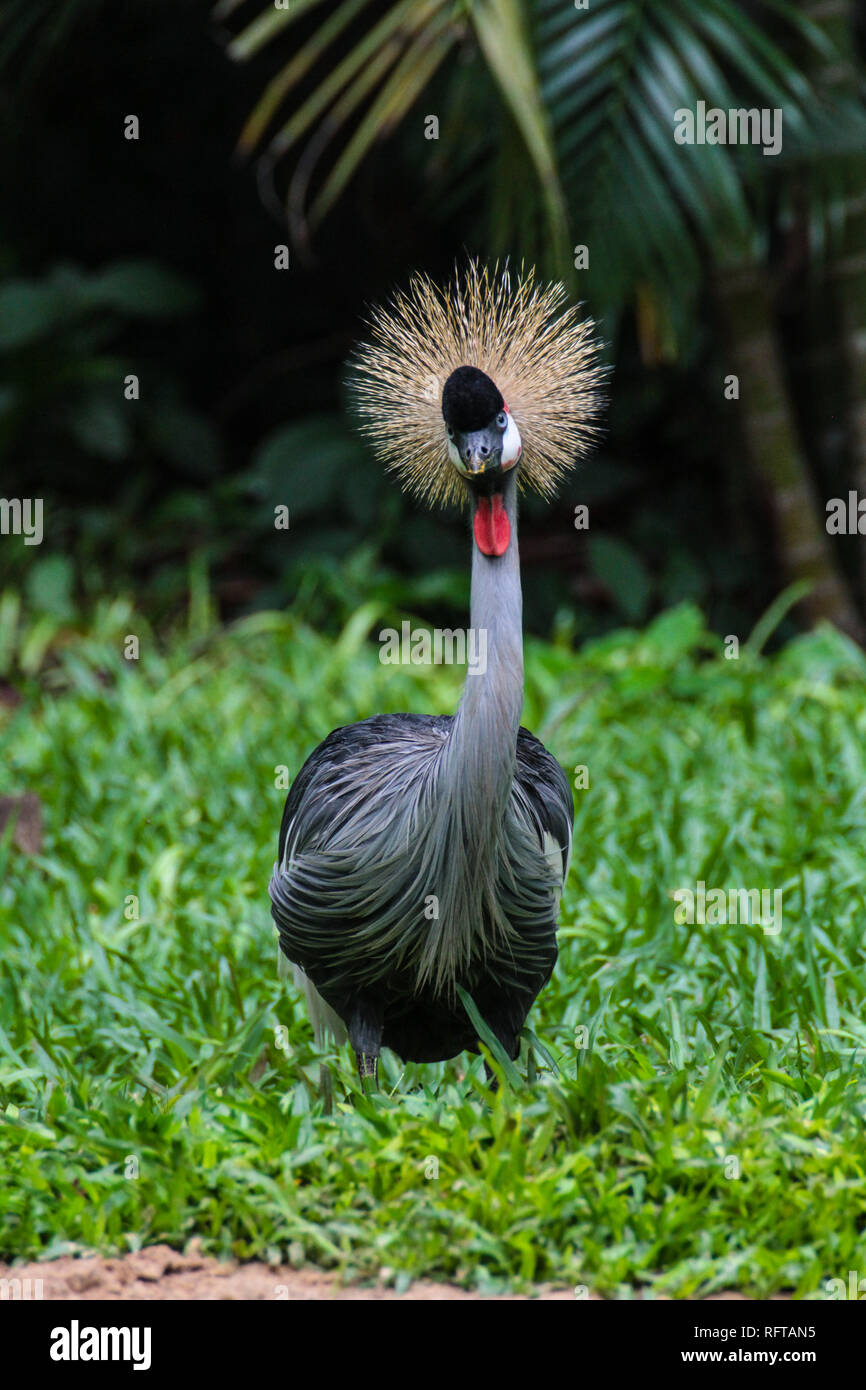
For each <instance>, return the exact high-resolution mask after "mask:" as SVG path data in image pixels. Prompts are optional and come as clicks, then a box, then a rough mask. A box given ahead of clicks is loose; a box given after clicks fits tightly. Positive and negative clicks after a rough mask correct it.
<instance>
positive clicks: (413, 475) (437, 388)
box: [350, 261, 606, 506]
mask: <svg viewBox="0 0 866 1390" xmlns="http://www.w3.org/2000/svg"><path fill="white" fill-rule="evenodd" d="M579 314H580V311H579V309H578V307H577V306H576V305H569V304H568V296H567V293H566V290H565V287H564V286H563V285H560V284H551V285H540V284H538V283H537V282H536V278H535V271H534V270H529V271H526V272H524V271H523V269H522V268H521V270H520V271H519V272H517V273H515V272H512V271H510V270H509V269H508V268H505V269H500V268H499V266H498V265H496V266H494V267H493V268H492V269H491V268H488V267H487V266H483V267H482V266H481V265H479V263H478V262H477V261H469V263H468V264H467V266H466V268H465V270H464V271H463V272H462V273H461V272H460V271H459V270H457V271H455V274H454V277H453V279H452V280H451V281H450V283H449V284H447V285H446V286H445V287H444V288H441V289H440V288H439V287H437V286H436V285H434V283H433V281H432V280H431V279H430V278H429V277H428V276H427V275H423V274H419V275H416V276H414V277H413V279H412V280H411V282H410V284H409V287H408V289H407V290H406V291H402V292H399V293H397V294H396V295H395V296H394V298H393V299H392V301H391V303H390V304H389V305H387V306H385V307H377V308H375V309H374V310H373V311H372V315H371V318H370V320H369V327H370V330H371V336H370V341H369V342H368V343H363V344H361V345H360V346H359V347H358V349H357V350H356V352H355V355H354V357H353V359H352V361H351V363H350V390H351V392H352V396H353V399H354V403H355V408H356V410H357V413H358V416H359V418H360V426H361V430H362V433H363V434H364V435H365V437H366V438H367V439H368V440H369V441H370V443H371V445H372V446H373V448H374V450H375V452H376V454H377V456H378V457H379V459H380V460H381V461H382V463H383V464H384V465H385V466H386V467H387V468H388V469H390V470H392V471H393V472H395V473H396V474H397V476H398V478H399V481H400V483H401V484H402V485H403V487H405V488H406V489H408V490H409V491H411V492H413V493H415V495H416V496H418V497H419V498H421V500H422V501H424V502H426V503H428V505H430V506H438V505H443V504H446V503H449V502H458V503H459V502H462V501H464V500H465V499H466V495H467V493H466V488H465V486H464V485H463V483H462V481H461V479H460V476H459V474H458V473H457V471H456V469H455V468H454V466H453V465H452V463H451V461H450V460H449V457H448V451H447V445H446V436H445V426H444V422H443V419H442V388H443V386H444V385H445V382H446V380H447V379H448V377H449V376H450V374H451V372H453V371H454V369H455V368H456V367H461V366H472V367H479V368H480V369H481V371H483V372H486V374H487V375H488V376H489V377H490V378H491V380H492V381H494V382H495V383H496V385H497V386H498V387H499V390H500V391H501V392H502V395H503V397H504V399H505V403H506V405H507V406H508V409H509V410H510V411H511V414H512V416H513V417H514V420H515V422H516V424H517V428H518V429H519V431H520V436H521V440H522V442H523V456H522V459H521V467H520V474H519V477H520V481H521V484H522V485H523V486H525V487H530V488H533V489H534V490H535V491H536V492H539V493H541V495H542V496H543V497H548V498H549V497H552V496H553V495H554V493H555V492H556V488H557V485H558V484H559V482H560V481H561V479H562V477H563V476H564V475H565V473H567V472H568V470H569V469H570V468H572V467H573V466H574V465H575V463H577V461H578V460H579V459H580V458H581V456H582V455H583V454H585V453H586V451H587V449H588V448H589V447H590V446H591V445H592V444H593V442H594V441H595V439H596V437H597V434H598V427H597V424H596V421H597V419H598V414H599V411H600V408H601V404H602V392H601V387H602V385H603V382H604V379H605V376H606V371H605V368H604V366H603V365H602V364H601V363H600V362H599V360H598V357H599V352H600V344H599V341H598V339H597V338H596V337H595V324H594V323H593V322H592V320H591V319H584V320H581V319H580V316H579Z"/></svg>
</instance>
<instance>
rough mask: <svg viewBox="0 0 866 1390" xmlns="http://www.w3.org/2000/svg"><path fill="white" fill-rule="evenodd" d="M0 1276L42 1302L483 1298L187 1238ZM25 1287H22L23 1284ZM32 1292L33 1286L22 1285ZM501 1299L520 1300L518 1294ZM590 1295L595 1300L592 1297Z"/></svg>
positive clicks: (554, 1292) (551, 1293) (553, 1295)
mask: <svg viewBox="0 0 866 1390" xmlns="http://www.w3.org/2000/svg"><path fill="white" fill-rule="evenodd" d="M0 1279H21V1280H24V1279H30V1280H34V1279H41V1280H42V1297H43V1298H44V1299H46V1300H49V1299H50V1300H56V1301H64V1300H65V1301H70V1300H71V1301H74V1302H76V1303H77V1302H80V1301H82V1300H90V1299H124V1300H127V1299H129V1300H132V1299H207V1300H211V1299H305V1300H308V1301H309V1300H311V1299H316V1300H318V1299H349V1300H358V1299H405V1300H406V1301H412V1300H430V1299H437V1300H438V1299H461V1298H468V1299H475V1300H477V1299H479V1298H482V1297H484V1295H481V1294H477V1293H469V1292H467V1291H466V1290H465V1289H457V1288H454V1287H453V1286H452V1285H451V1284H433V1283H429V1282H427V1281H421V1282H419V1283H417V1284H413V1285H412V1287H411V1288H410V1289H409V1290H408V1292H407V1293H404V1294H398V1293H396V1292H395V1291H394V1289H393V1288H389V1287H388V1286H387V1285H385V1284H380V1285H378V1286H374V1287H372V1288H365V1287H361V1286H360V1285H357V1284H346V1285H342V1286H341V1285H340V1284H339V1282H338V1281H337V1279H336V1278H335V1277H334V1276H333V1275H330V1274H325V1273H323V1272H322V1271H320V1270H315V1269H293V1268H292V1267H291V1266H288V1265H280V1266H278V1267H276V1268H272V1267H271V1266H270V1265H266V1264H261V1263H259V1262H257V1261H252V1262H251V1263H249V1264H236V1263H234V1262H229V1263H224V1262H223V1261H221V1260H215V1259H213V1258H212V1257H211V1256H209V1255H202V1254H200V1253H199V1250H198V1243H197V1241H195V1240H192V1241H190V1243H189V1245H188V1246H187V1249H186V1252H185V1253H184V1254H179V1253H178V1251H177V1250H171V1249H169V1247H168V1246H167V1245H152V1246H150V1247H148V1249H146V1250H141V1251H139V1252H138V1253H137V1254H133V1255H122V1256H119V1257H118V1258H116V1259H110V1258H108V1259H104V1258H103V1257H102V1256H99V1255H84V1256H71V1255H64V1256H62V1257H61V1258H60V1259H58V1260H47V1261H42V1262H41V1263H33V1264H26V1265H15V1266H14V1267H10V1266H9V1265H0ZM24 1287H25V1288H27V1287H28V1286H26V1285H25V1286H24ZM29 1287H30V1288H31V1289H32V1288H33V1285H32V1284H31V1285H30V1286H29ZM537 1296H538V1297H539V1298H545V1299H568V1300H569V1301H571V1302H573V1301H574V1295H573V1293H572V1291H571V1290H570V1289H552V1288H549V1287H544V1288H541V1289H539V1292H538V1295H537ZM500 1297H501V1298H504V1299H511V1300H520V1301H521V1302H526V1301H527V1299H526V1297H525V1296H524V1295H519V1294H503V1295H500ZM592 1297H597V1295H592Z"/></svg>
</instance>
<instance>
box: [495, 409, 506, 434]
mask: <svg viewBox="0 0 866 1390" xmlns="http://www.w3.org/2000/svg"><path fill="white" fill-rule="evenodd" d="M496 423H497V425H498V426H499V428H500V429H501V430H504V429H505V426H506V425H507V424H508V416H507V415H506V413H505V411H504V410H500V412H499V414H498V415H497V417H496Z"/></svg>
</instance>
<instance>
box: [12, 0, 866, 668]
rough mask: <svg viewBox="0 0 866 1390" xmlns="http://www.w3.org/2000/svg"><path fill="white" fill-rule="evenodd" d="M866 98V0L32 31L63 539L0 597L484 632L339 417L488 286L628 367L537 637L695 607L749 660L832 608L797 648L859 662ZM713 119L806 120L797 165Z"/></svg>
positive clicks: (19, 319)
mask: <svg viewBox="0 0 866 1390" xmlns="http://www.w3.org/2000/svg"><path fill="white" fill-rule="evenodd" d="M863 60H864V24H863V6H862V5H860V4H857V3H854V0H838V2H837V3H835V4H833V5H827V4H819V3H817V2H816V0H810V3H796V4H795V3H789V2H788V0H766V2H765V3H764V2H762V3H757V0H756V3H745V2H743V3H740V2H739V0H701V3H700V4H699V5H696V4H694V0H655V3H654V4H652V5H646V4H644V3H642V0H589V4H588V5H587V7H586V8H584V9H578V8H577V7H576V6H575V5H572V4H571V3H566V0H397V3H392V0H342V3H336V4H335V3H318V2H317V0H292V4H291V6H290V8H288V9H284V8H280V7H278V6H277V5H275V4H273V3H266V0H220V3H219V4H217V5H216V6H214V3H213V0H126V3H125V4H124V5H123V6H121V7H118V6H113V5H109V4H108V3H107V0H63V3H61V2H60V0H8V3H7V5H6V6H5V8H4V11H3V15H2V18H0V72H2V76H3V95H2V97H0V100H2V103H3V115H4V120H3V122H2V135H0V177H2V181H3V188H4V190H5V195H6V196H5V198H4V200H3V203H4V207H3V211H2V222H0V372H2V376H0V460H2V474H0V476H2V487H0V493H2V495H4V496H7V497H13V496H25V497H27V496H42V497H44V499H45V504H46V538H45V542H44V544H43V545H42V546H41V547H25V546H24V545H23V543H22V542H21V541H20V540H15V539H13V538H7V539H6V540H5V541H4V544H3V546H2V547H0V589H2V588H4V587H7V586H8V587H14V588H15V589H19V588H22V587H23V589H24V592H25V595H26V596H27V599H28V601H29V602H30V604H31V605H32V606H33V607H34V608H35V609H36V610H37V611H38V610H44V611H45V612H46V613H51V614H52V615H54V617H55V618H60V619H61V620H62V619H63V618H64V616H66V615H70V616H71V615H72V614H73V613H74V611H75V610H76V608H77V606H78V605H79V604H80V603H81V602H82V601H84V602H86V601H87V600H88V599H90V598H95V597H97V596H99V595H101V594H103V593H111V592H114V591H115V590H118V589H120V590H123V591H130V590H131V591H134V592H135V593H136V594H137V596H138V599H139V602H140V603H141V604H142V605H143V606H146V611H147V613H148V617H149V618H150V619H151V620H153V621H159V620H160V619H161V618H162V617H166V618H170V617H171V616H172V614H173V613H174V612H176V611H178V610H179V609H180V608H181V607H183V606H185V605H186V602H187V597H188V589H189V583H190V574H191V573H192V575H193V579H194V580H195V578H196V576H198V582H199V583H200V584H201V585H204V583H205V579H206V580H207V581H208V583H209V586H210V591H211V592H212V593H213V595H214V597H215V600H216V602H217V603H218V605H219V611H220V614H221V615H222V616H225V617H234V616H238V615H240V614H243V613H245V612H248V611H251V610H253V609H256V608H261V607H265V606H269V605H275V604H276V605H281V604H286V603H290V602H292V603H294V602H298V601H299V600H302V601H303V604H304V611H305V612H307V613H308V614H309V615H310V617H311V618H312V619H313V620H314V621H316V622H318V623H319V624H321V625H322V626H324V627H325V628H327V627H329V626H331V625H336V624H337V623H339V622H341V621H342V620H344V618H345V615H346V613H347V612H349V611H351V610H352V609H354V608H355V607H357V606H358V605H359V604H360V603H361V602H362V601H364V600H368V599H371V598H374V599H376V600H379V601H380V602H382V601H383V602H384V603H385V604H386V605H388V604H390V605H393V606H394V608H395V610H396V609H398V608H402V609H405V608H406V607H409V608H410V609H412V610H414V611H416V612H418V613H419V614H421V615H423V616H425V617H427V618H429V619H431V620H433V621H436V620H437V619H440V618H441V619H442V620H443V621H447V622H453V621H455V620H456V618H457V615H459V614H461V613H463V612H464V611H465V606H466V601H467V597H468V581H467V574H466V570H467V565H466V560H467V550H468V547H467V542H466V537H465V535H464V533H463V529H462V527H461V525H460V523H459V522H456V520H455V518H454V517H451V518H448V517H445V518H440V517H434V516H429V515H427V514H424V513H422V512H420V511H419V510H418V509H417V508H416V507H415V506H414V505H413V504H412V503H410V502H408V501H406V500H405V499H404V498H402V496H401V495H400V494H399V492H398V490H397V488H396V487H395V486H394V485H393V483H392V482H390V481H389V480H388V479H386V478H384V477H383V476H381V474H380V472H379V470H378V468H377V466H376V465H375V464H374V463H373V461H372V460H371V459H370V458H369V457H368V456H367V455H366V454H365V450H364V448H363V446H362V445H361V444H360V442H359V440H358V438H357V436H356V434H355V433H354V431H353V428H352V424H351V421H350V419H349V417H348V414H347V412H346V408H345V399H344V394H343V385H342V382H343V364H344V362H345V358H346V355H347V353H348V351H349V349H350V347H351V344H352V342H353V340H354V339H355V338H356V337H357V336H358V334H359V332H360V331H362V329H361V323H360V321H361V319H362V317H363V314H364V311H365V305H366V304H367V303H369V302H370V301H371V300H375V299H378V298H381V297H382V296H383V295H386V294H387V293H388V292H389V290H390V289H391V287H392V286H394V285H395V284H401V283H405V281H406V279H407V278H408V275H409V273H410V272H411V270H412V269H414V268H416V267H419V268H424V269H427V270H429V271H430V272H431V273H433V274H434V275H435V276H437V277H439V276H444V275H447V273H448V270H449V268H450V267H451V265H452V263H453V260H454V257H455V254H461V253H462V251H464V250H466V251H470V252H473V253H480V254H481V255H483V256H485V257H492V256H495V255H506V254H508V255H510V256H511V257H512V258H513V259H517V260H519V259H521V258H526V259H527V260H529V261H533V262H536V263H538V264H539V267H540V269H541V270H542V272H543V273H544V274H545V275H548V276H550V277H555V278H559V279H564V280H565V281H566V282H567V283H568V285H569V288H570V289H571V290H572V292H573V293H574V294H575V296H576V297H578V298H579V299H580V300H582V301H583V302H584V303H585V305H586V308H587V311H588V312H589V313H590V314H592V315H593V316H594V317H596V318H597V319H598V320H599V323H600V328H601V332H602V334H603V336H604V338H605V341H606V344H607V354H608V357H609V360H610V362H611V363H612V365H613V368H614V374H613V378H612V382H613V384H612V393H611V405H610V411H609V416H608V422H607V432H606V437H605V439H604V442H603V445H602V447H601V449H600V450H599V452H598V454H597V456H596V457H595V458H594V459H593V460H592V461H591V462H590V463H589V464H588V465H586V466H585V467H584V468H583V469H582V470H581V471H580V472H578V473H576V474H575V475H573V476H572V478H571V480H570V481H569V483H568V485H567V486H566V488H565V489H564V491H563V494H562V496H561V497H560V499H559V501H558V502H557V504H556V505H555V507H553V508H546V507H544V506H540V505H535V504H533V503H532V502H528V503H527V506H526V517H525V522H524V525H523V530H522V553H523V558H524V574H525V587H526V613H527V624H528V626H529V627H530V628H531V629H534V630H535V631H536V632H539V633H541V634H547V633H549V632H550V631H551V629H552V628H554V627H555V628H556V630H557V633H558V635H559V636H560V638H562V636H563V634H564V635H565V636H566V637H567V636H570V635H572V636H574V637H575V638H583V637H585V636H588V635H593V634H596V633H598V632H602V631H604V630H606V629H607V628H610V627H612V626H616V625H621V624H623V623H641V622H643V621H644V620H646V619H648V618H650V617H651V616H653V614H655V613H656V612H658V611H659V610H660V609H662V608H665V607H667V606H668V605H671V604H673V603H675V602H678V601H680V600H683V599H691V600H694V601H695V602H697V603H699V604H700V605H701V606H702V607H703V609H704V610H705V612H706V613H707V614H708V618H709V622H710V624H711V625H712V626H713V627H714V628H715V629H716V630H717V631H720V632H722V633H728V632H733V633H738V634H740V635H741V636H745V634H746V632H747V631H748V630H749V629H750V627H751V626H752V625H753V624H754V622H755V620H756V619H757V617H758V616H759V615H760V613H761V612H762V611H764V610H765V609H766V608H767V606H768V605H769V603H770V602H771V601H772V599H773V598H774V596H775V595H776V594H777V593H778V592H779V590H780V589H781V588H782V587H783V586H784V585H785V584H786V583H787V582H789V581H792V580H800V581H806V582H807V583H808V585H809V593H808V594H807V595H806V597H805V598H804V599H803V601H802V602H801V603H800V604H799V605H798V607H797V609H796V610H795V611H794V614H793V615H792V618H791V620H790V622H792V623H793V622H794V621H799V622H801V623H803V622H806V623H808V622H811V621H813V620H814V619H815V618H816V617H819V616H827V617H829V618H831V619H832V620H833V621H834V622H836V623H837V624H838V625H839V626H841V627H842V628H843V629H844V630H846V631H847V632H849V633H850V634H852V635H853V636H855V637H857V638H858V639H861V640H862V637H863V630H864V620H866V564H864V558H863V556H864V550H863V546H862V544H860V545H858V543H857V538H855V537H829V536H828V535H827V533H826V529H825V524H824V523H825V505H826V501H827V499H828V498H830V497H833V496H845V495H846V493H847V491H848V489H849V488H851V487H853V488H856V487H858V486H859V487H860V488H861V490H862V492H863V493H864V494H866V406H864V399H863V398H864V391H863V387H864V384H866V186H864V179H863V174H864V169H866V118H864V113H863V100H862V97H863V72H864V67H863ZM699 100H702V101H706V102H707V104H708V105H711V106H713V105H714V106H720V107H723V108H725V109H727V108H729V107H743V106H757V107H769V108H782V110H783V112H784V144H783V149H782V152H781V153H780V154H779V155H778V156H776V157H768V156H764V155H762V154H761V152H760V150H755V149H751V148H743V147H740V148H731V147H725V146H709V145H702V146H697V145H695V146H691V147H690V146H680V145H677V144H676V143H675V142H674V140H673V123H674V115H673V113H674V111H675V110H677V109H678V108H682V107H687V108H691V109H692V110H694V108H695V106H696V103H697V102H698V101H699ZM130 114H134V115H136V116H138V118H139V121H140V138H139V139H138V140H135V141H132V140H127V139H125V138H124V121H125V118H126V117H127V116H128V115H130ZM431 115H435V116H436V117H437V119H438V122H439V138H438V139H435V140H433V139H427V138H425V129H426V131H428V132H429V130H430V125H429V121H428V119H427V118H428V117H429V116H431ZM283 242H286V243H287V244H288V245H289V246H290V252H291V255H290V268H289V269H288V270H278V269H276V268H275V264H274V248H275V246H277V245H279V244H281V243H283ZM577 246H586V247H587V248H588V252H589V265H588V267H586V268H580V269H577V268H576V267H575V260H576V259H578V261H579V258H576V257H575V252H574V248H575V247H577ZM130 373H134V374H135V375H137V376H138V378H139V381H140V399H139V400H138V401H134V402H132V401H128V400H126V399H125V398H124V380H125V378H126V377H127V376H128V375H129V374H130ZM732 373H733V374H736V375H737V376H738V377H739V382H740V398H739V400H737V401H733V400H727V399H725V394H724V384H725V378H726V377H727V376H728V375H729V374H732ZM278 503H285V504H286V505H288V506H289V508H290V512H291V529H290V531H288V532H284V531H277V530H275V529H274V525H273V516H274V506H275V505H277V504H278ZM579 503H585V504H587V505H588V506H589V509H590V527H589V530H588V531H579V530H575V528H574V524H573V516H574V509H575V507H576V505H577V504H579ZM788 630H790V627H789V629H788Z"/></svg>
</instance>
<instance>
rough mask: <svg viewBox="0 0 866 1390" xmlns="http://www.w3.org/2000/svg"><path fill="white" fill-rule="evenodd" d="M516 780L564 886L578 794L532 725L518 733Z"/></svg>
mask: <svg viewBox="0 0 866 1390" xmlns="http://www.w3.org/2000/svg"><path fill="white" fill-rule="evenodd" d="M514 780H515V782H516V784H517V786H518V788H519V789H520V791H521V792H522V794H523V796H524V798H525V800H526V802H527V804H528V806H529V809H530V812H531V814H532V819H533V821H534V823H535V827H536V830H537V832H538V838H539V840H540V842H541V848H542V850H543V852H544V854H545V856H546V858H547V860H548V862H549V863H550V865H551V867H552V868H553V869H554V870H555V871H556V872H557V873H559V874H560V875H561V878H562V886H563V888H564V887H565V881H566V879H567V878H568V869H569V865H570V863H571V832H572V828H573V825H574V798H573V797H572V794H571V786H570V785H569V781H568V778H567V777H566V775H565V773H564V772H563V770H562V768H561V767H560V766H559V763H558V762H557V761H556V759H555V758H554V757H553V756H552V754H550V753H548V751H547V749H546V748H545V746H544V744H543V743H542V742H541V740H540V739H537V738H536V737H535V735H534V734H531V733H530V732H529V730H528V729H523V728H521V730H520V731H519V733H518V735H517V767H516V771H515V776H514Z"/></svg>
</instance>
